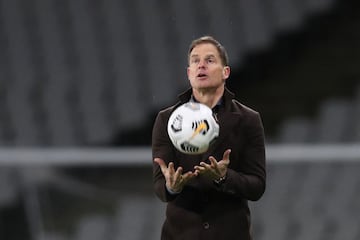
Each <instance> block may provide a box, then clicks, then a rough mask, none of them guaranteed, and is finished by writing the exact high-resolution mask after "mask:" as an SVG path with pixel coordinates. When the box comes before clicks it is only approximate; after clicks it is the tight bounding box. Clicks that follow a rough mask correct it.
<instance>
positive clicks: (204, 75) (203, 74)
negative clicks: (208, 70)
mask: <svg viewBox="0 0 360 240" xmlns="http://www.w3.org/2000/svg"><path fill="white" fill-rule="evenodd" d="M196 77H197V78H201V79H202V78H207V75H206V74H205V73H199V74H198V75H196Z"/></svg>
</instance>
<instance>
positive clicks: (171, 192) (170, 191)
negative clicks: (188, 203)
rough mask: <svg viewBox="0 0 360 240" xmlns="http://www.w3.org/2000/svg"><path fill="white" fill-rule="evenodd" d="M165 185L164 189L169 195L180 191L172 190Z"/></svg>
mask: <svg viewBox="0 0 360 240" xmlns="http://www.w3.org/2000/svg"><path fill="white" fill-rule="evenodd" d="M165 187H166V191H168V193H170V194H171V195H176V194H179V193H180V192H181V191H178V192H176V191H173V190H171V189H170V188H168V187H167V186H166V185H165Z"/></svg>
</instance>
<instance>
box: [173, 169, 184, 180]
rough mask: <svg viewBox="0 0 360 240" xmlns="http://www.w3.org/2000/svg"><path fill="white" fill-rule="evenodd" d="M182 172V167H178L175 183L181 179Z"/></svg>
mask: <svg viewBox="0 0 360 240" xmlns="http://www.w3.org/2000/svg"><path fill="white" fill-rule="evenodd" d="M182 171H183V169H182V167H178V169H176V172H175V174H174V179H175V181H176V180H180V179H181V174H182Z"/></svg>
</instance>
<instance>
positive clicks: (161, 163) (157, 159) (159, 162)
mask: <svg viewBox="0 0 360 240" xmlns="http://www.w3.org/2000/svg"><path fill="white" fill-rule="evenodd" d="M154 162H156V163H157V164H159V166H160V169H161V171H162V172H163V173H164V172H165V171H166V170H167V167H166V164H165V162H164V160H162V159H161V158H155V159H154Z"/></svg>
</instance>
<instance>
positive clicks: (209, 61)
mask: <svg viewBox="0 0 360 240" xmlns="http://www.w3.org/2000/svg"><path fill="white" fill-rule="evenodd" d="M206 62H208V63H214V62H215V59H214V58H208V59H206Z"/></svg>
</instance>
